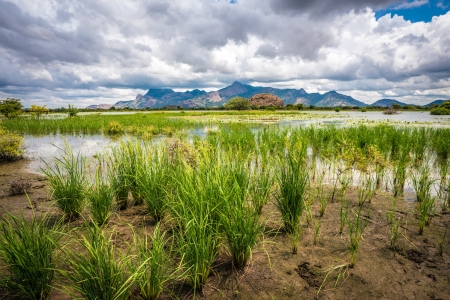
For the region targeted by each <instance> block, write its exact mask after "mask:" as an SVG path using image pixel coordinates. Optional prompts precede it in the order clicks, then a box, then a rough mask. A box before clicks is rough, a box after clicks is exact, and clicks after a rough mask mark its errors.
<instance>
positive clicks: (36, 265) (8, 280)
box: [0, 212, 63, 300]
mask: <svg viewBox="0 0 450 300" xmlns="http://www.w3.org/2000/svg"><path fill="white" fill-rule="evenodd" d="M62 235H63V231H62V226H61V222H58V221H57V222H54V221H52V220H51V219H50V218H49V217H48V216H47V215H44V216H41V217H40V218H38V217H37V216H36V215H35V213H34V212H33V215H32V218H31V221H29V220H26V219H25V217H24V216H23V215H20V216H14V215H12V214H11V213H8V212H7V213H6V216H5V217H0V260H1V261H2V262H3V263H4V265H5V269H4V271H3V272H2V274H1V275H0V288H4V289H6V291H7V293H8V294H7V295H4V296H12V297H18V298H20V299H36V300H38V299H48V298H49V295H50V292H51V290H52V283H53V279H54V273H55V268H56V262H55V261H56V259H55V255H56V253H57V249H58V247H59V245H58V242H59V240H60V238H61V237H62Z"/></svg>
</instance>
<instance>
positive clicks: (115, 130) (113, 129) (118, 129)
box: [106, 121, 124, 134]
mask: <svg viewBox="0 0 450 300" xmlns="http://www.w3.org/2000/svg"><path fill="white" fill-rule="evenodd" d="M123 132H124V129H123V126H122V124H120V123H119V122H117V121H112V122H109V123H108V125H107V126H106V133H108V134H121V133H123Z"/></svg>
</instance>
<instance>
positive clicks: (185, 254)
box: [170, 165, 221, 291]
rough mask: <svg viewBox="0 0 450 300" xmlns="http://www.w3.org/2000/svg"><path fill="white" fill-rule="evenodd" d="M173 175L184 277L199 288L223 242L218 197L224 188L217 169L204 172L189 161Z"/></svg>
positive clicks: (173, 211) (174, 210) (174, 213)
mask: <svg viewBox="0 0 450 300" xmlns="http://www.w3.org/2000/svg"><path fill="white" fill-rule="evenodd" d="M207 170H208V169H205V170H203V171H205V172H206V171H207ZM213 170H214V169H212V170H211V169H210V171H211V172H213ZM174 176H175V177H174V178H173V181H174V185H175V193H174V194H173V197H172V198H173V199H172V202H171V204H170V211H171V214H172V216H173V217H174V220H175V222H177V224H178V234H177V236H178V251H179V253H180V255H181V257H182V262H183V269H184V273H183V274H184V278H185V279H186V281H187V282H188V283H189V284H190V285H191V286H192V287H193V288H194V290H196V291H197V290H201V289H202V288H203V286H204V284H205V283H206V280H207V278H208V276H209V273H210V272H211V266H212V264H213V262H214V260H215V258H216V256H217V254H218V250H219V246H220V243H219V237H218V234H217V232H218V228H217V227H218V224H219V216H218V213H217V211H216V208H217V207H220V205H218V204H217V201H220V193H221V192H220V191H219V189H218V188H217V187H218V185H217V182H216V180H217V179H216V178H215V176H214V173H203V172H201V171H200V170H194V169H191V168H190V167H189V166H187V165H186V168H184V169H182V168H180V169H178V170H177V172H174Z"/></svg>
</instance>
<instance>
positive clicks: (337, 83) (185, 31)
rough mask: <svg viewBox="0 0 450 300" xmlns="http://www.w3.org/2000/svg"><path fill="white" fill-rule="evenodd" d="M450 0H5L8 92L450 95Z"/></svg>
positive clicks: (47, 95) (0, 51)
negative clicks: (257, 89) (265, 90)
mask: <svg viewBox="0 0 450 300" xmlns="http://www.w3.org/2000/svg"><path fill="white" fill-rule="evenodd" d="M449 10H450V1H449V0H446V1H444V0H400V1H399V0H333V1H331V0H183V1H168V0H167V1H164V0H134V1H125V0H8V1H5V0H0V70H1V71H0V99H6V98H20V99H21V100H22V103H23V104H24V106H25V107H29V106H30V105H31V104H36V105H46V106H47V107H50V108H55V107H62V106H65V107H67V105H68V104H72V105H75V106H76V107H80V108H81V107H86V106H88V105H91V104H100V103H108V104H114V103H115V102H117V101H120V100H131V99H134V98H135V97H136V95H137V94H139V93H141V94H143V93H145V92H146V90H148V89H149V88H172V89H174V90H176V91H185V90H192V89H196V88H198V89H204V90H206V91H211V90H217V89H220V88H223V87H225V86H227V85H229V84H231V83H233V82H234V81H236V80H237V81H240V82H242V83H245V84H251V85H255V86H272V87H277V88H297V89H300V88H304V89H305V90H306V91H307V92H309V93H311V92H320V93H324V92H327V91H330V90H336V91H337V92H339V93H342V94H346V95H350V96H352V97H354V98H355V99H357V100H360V101H363V102H365V103H369V104H370V103H373V102H375V101H376V100H379V99H382V98H390V99H395V100H398V101H402V102H405V103H411V104H426V103H429V102H431V101H433V100H436V99H449V98H450V34H449V28H450V12H449Z"/></svg>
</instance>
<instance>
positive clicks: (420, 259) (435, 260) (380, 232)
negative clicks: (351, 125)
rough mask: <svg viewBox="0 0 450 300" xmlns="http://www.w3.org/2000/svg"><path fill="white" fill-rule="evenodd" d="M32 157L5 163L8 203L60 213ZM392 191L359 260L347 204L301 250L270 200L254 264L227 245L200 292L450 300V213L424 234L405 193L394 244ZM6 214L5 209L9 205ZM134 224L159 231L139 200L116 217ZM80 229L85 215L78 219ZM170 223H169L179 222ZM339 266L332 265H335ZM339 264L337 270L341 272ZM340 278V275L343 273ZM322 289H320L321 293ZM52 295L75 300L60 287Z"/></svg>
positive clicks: (379, 207) (382, 196) (372, 211)
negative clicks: (344, 220)
mask: <svg viewBox="0 0 450 300" xmlns="http://www.w3.org/2000/svg"><path fill="white" fill-rule="evenodd" d="M26 166H27V162H26V161H20V162H14V163H9V164H2V165H0V206H1V207H2V208H3V209H5V210H7V211H10V212H12V213H14V214H20V213H24V214H25V216H27V217H31V215H32V213H33V211H36V212H37V213H50V214H54V215H55V216H59V215H60V213H59V211H58V210H57V209H56V208H54V207H53V206H52V201H49V200H48V190H47V181H46V180H45V177H44V176H43V175H41V174H36V173H30V172H28V171H27V168H26ZM13 180H25V181H29V182H31V188H30V189H29V193H28V196H29V199H27V197H26V196H25V195H16V196H10V195H9V186H10V182H11V181H13ZM347 198H348V199H350V208H351V209H354V210H355V209H356V207H357V200H356V199H357V198H356V190H350V191H349V192H348V193H347ZM389 206H390V200H389V195H388V194H387V193H385V192H380V191H378V192H377V195H376V197H375V198H374V200H373V201H372V203H367V204H365V206H364V208H365V209H364V216H365V220H367V222H368V225H367V228H366V230H365V231H364V234H363V240H362V244H361V246H360V250H359V252H358V256H357V259H356V264H355V266H354V267H353V268H349V267H348V262H349V255H348V242H349V232H348V228H347V227H346V228H345V229H344V231H343V234H342V235H341V234H339V233H338V230H339V208H340V203H338V202H337V203H330V204H329V205H328V207H327V209H326V212H325V215H324V216H323V217H322V218H319V217H318V215H317V214H318V210H319V209H318V206H317V204H315V205H314V206H313V213H314V214H315V218H316V219H317V220H319V221H321V222H322V225H321V228H320V240H319V242H318V244H317V245H313V239H314V227H313V226H312V225H311V226H309V227H308V226H304V227H303V229H304V230H303V234H302V239H301V242H300V245H299V249H298V254H292V253H291V247H290V243H289V240H288V238H287V237H286V234H285V233H284V232H283V230H282V223H281V222H280V220H279V215H278V213H277V212H276V211H275V209H274V206H273V205H272V204H269V205H267V206H265V207H264V210H263V216H262V218H263V220H264V222H265V224H266V227H265V233H264V237H263V238H262V239H261V240H260V242H259V243H258V245H257V247H256V248H255V250H254V252H253V258H252V262H251V264H250V265H249V266H248V267H246V268H245V269H243V270H234V269H233V266H232V264H231V260H230V257H229V256H228V255H227V253H226V251H225V250H224V251H221V255H220V256H219V257H218V259H217V261H216V264H215V266H214V269H213V271H212V273H211V276H210V278H209V279H208V282H207V284H206V286H205V288H204V290H203V291H202V293H200V294H197V295H196V296H195V298H197V299H450V245H449V241H450V236H447V238H446V240H445V242H444V248H443V249H444V251H443V255H442V256H441V255H439V252H438V242H439V239H440V235H442V234H443V232H444V231H445V228H446V226H449V225H450V214H448V213H446V212H444V213H442V212H440V210H439V209H438V213H437V214H436V216H435V217H434V218H433V220H432V224H431V225H430V227H427V228H425V231H424V234H423V235H418V221H417V217H416V215H415V213H414V209H415V203H410V202H407V201H405V200H404V199H403V198H400V199H399V200H398V203H397V207H396V212H395V214H396V217H398V218H401V219H402V223H401V224H402V228H401V236H400V237H399V240H398V242H397V244H396V245H397V248H396V250H395V251H394V250H393V249H392V248H391V247H390V245H389V226H388V223H387V219H386V212H387V211H388V210H389ZM0 214H2V215H4V214H5V213H4V211H1V212H0ZM129 224H132V225H133V226H135V227H136V228H142V226H145V229H144V230H148V231H151V230H152V228H153V226H154V220H152V218H151V217H149V216H146V215H145V209H144V207H143V206H134V207H132V208H130V209H127V210H125V211H122V212H119V213H117V214H116V215H114V216H113V218H112V220H111V222H110V223H109V225H108V226H109V227H111V228H115V230H117V231H118V232H119V235H120V237H121V238H122V239H123V241H125V242H126V241H128V242H130V241H131V240H132V235H131V229H130V226H129ZM70 226H71V227H73V228H75V227H77V226H81V222H78V223H77V222H73V223H72V224H70ZM164 226H166V228H169V227H170V226H171V224H169V223H166V224H165V225H164ZM330 270H331V271H330ZM333 270H334V271H333ZM337 279H338V280H337ZM169 289H170V290H171V292H170V293H168V292H165V293H164V295H162V297H161V298H162V299H191V298H192V297H193V294H192V291H191V290H190V289H189V287H188V286H186V285H184V284H183V282H182V281H176V282H172V283H171V284H170V286H169ZM319 289H320V292H318V291H319ZM51 299H70V297H68V296H67V295H65V294H63V293H62V292H60V291H57V290H54V291H53V292H52V295H51Z"/></svg>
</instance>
